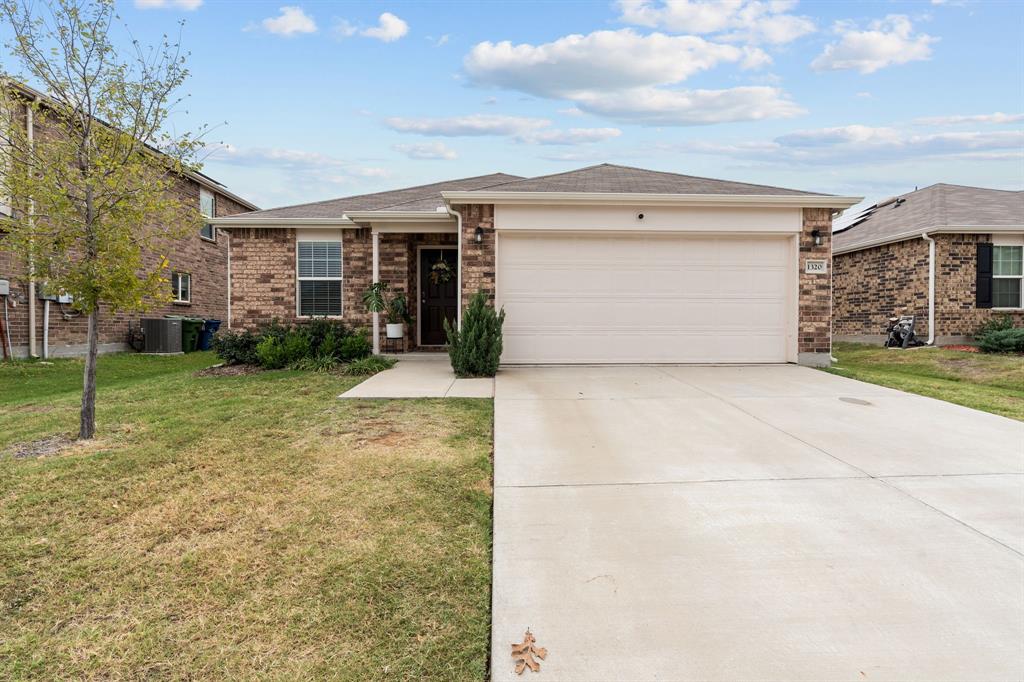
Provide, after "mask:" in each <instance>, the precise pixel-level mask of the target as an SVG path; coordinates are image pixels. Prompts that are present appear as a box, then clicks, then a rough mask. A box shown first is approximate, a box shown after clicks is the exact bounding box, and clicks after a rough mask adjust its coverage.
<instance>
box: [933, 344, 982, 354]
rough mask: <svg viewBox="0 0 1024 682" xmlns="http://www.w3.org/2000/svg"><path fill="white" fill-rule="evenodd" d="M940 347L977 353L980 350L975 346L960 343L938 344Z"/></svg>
mask: <svg viewBox="0 0 1024 682" xmlns="http://www.w3.org/2000/svg"><path fill="white" fill-rule="evenodd" d="M940 348H942V350H959V351H963V352H964V353H978V352H980V351H979V350H978V347H977V346H966V345H962V344H961V345H953V346H940Z"/></svg>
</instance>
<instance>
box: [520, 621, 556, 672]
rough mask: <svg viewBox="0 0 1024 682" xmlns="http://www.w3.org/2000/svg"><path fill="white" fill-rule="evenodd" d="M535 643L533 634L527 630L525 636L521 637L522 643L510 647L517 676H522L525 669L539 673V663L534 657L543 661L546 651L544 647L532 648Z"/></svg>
mask: <svg viewBox="0 0 1024 682" xmlns="http://www.w3.org/2000/svg"><path fill="white" fill-rule="evenodd" d="M536 643H537V640H536V639H535V638H534V636H533V633H531V632H530V629H529V628H527V629H526V634H525V635H523V641H522V642H521V643H519V644H513V645H512V658H513V660H514V661H515V664H516V674H517V675H522V674H523V671H525V670H526V669H527V668H529V669H530V670H532V671H533V672H535V673H539V672H540V663H538V662H537V660H536V659H535V658H534V656H536V657H537V658H539V659H540V660H542V661H543V660H544V659H545V658H547V655H548V650H547V649H545V648H544V647H539V646H534V644H536Z"/></svg>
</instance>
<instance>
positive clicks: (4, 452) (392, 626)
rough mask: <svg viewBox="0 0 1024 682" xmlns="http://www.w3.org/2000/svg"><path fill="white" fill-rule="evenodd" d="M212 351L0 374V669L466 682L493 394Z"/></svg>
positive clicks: (480, 603) (476, 672)
mask: <svg viewBox="0 0 1024 682" xmlns="http://www.w3.org/2000/svg"><path fill="white" fill-rule="evenodd" d="M214 361H215V360H214V358H213V357H212V356H211V355H209V354H203V353H197V354H191V355H187V356H178V357H167V358H162V357H147V356H139V355H117V356H105V357H101V359H100V364H99V374H98V381H99V402H98V433H99V438H98V439H97V440H96V441H95V442H94V443H87V444H81V445H73V446H71V447H70V448H68V449H65V450H64V451H62V452H59V453H57V454H53V455H48V456H42V457H36V456H31V457H22V458H15V457H14V456H13V454H12V453H14V452H15V451H19V450H21V451H24V444H25V443H26V442H30V441H36V440H38V439H41V438H44V437H47V436H51V435H54V434H60V433H63V434H73V433H75V432H76V431H77V409H78V401H79V390H80V382H81V371H82V364H81V362H80V361H77V360H57V361H54V363H53V364H50V365H45V364H39V363H34V364H28V363H14V364H8V365H4V366H0V679H26V678H35V679H69V678H110V679H122V678H131V679H140V678H159V679H252V678H261V679H322V678H331V679H351V680H372V679H389V680H391V679H416V680H419V679H445V680H448V679H451V680H467V679H482V678H483V676H484V674H485V668H486V660H487V652H488V629H489V620H490V616H489V599H490V529H491V483H490V481H491V465H490V454H491V424H492V407H491V402H490V401H487V400H452V399H449V400H443V401H441V400H401V401H399V400H393V401H383V400H382V401H351V400H347V401H342V400H337V399H336V396H337V395H338V394H339V393H341V392H342V391H344V390H346V389H347V388H349V387H351V386H352V385H354V384H356V383H358V382H359V381H360V379H358V378H349V377H340V376H334V375H326V374H315V373H308V372H306V373H300V372H292V371H274V372H261V373H257V374H251V375H243V376H219V377H208V376H203V377H197V376H194V375H193V372H194V371H195V370H197V369H199V368H201V367H205V366H207V365H209V364H212V363H213V362H214Z"/></svg>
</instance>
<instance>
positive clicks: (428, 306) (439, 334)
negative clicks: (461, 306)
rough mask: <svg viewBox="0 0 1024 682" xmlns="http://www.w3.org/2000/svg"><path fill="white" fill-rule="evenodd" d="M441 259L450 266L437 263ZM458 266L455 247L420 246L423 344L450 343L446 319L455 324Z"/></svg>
mask: <svg viewBox="0 0 1024 682" xmlns="http://www.w3.org/2000/svg"><path fill="white" fill-rule="evenodd" d="M439 261H443V262H445V263H447V264H448V268H447V270H445V269H443V268H436V267H435V266H436V265H437V264H438V262H439ZM457 267H458V263H456V251H455V249H422V250H420V315H419V317H420V345H421V346H443V345H444V344H446V343H448V338H447V336H446V335H445V333H444V322H443V320H445V319H447V320H448V322H449V324H455V310H456V306H457V304H458V296H457V294H456V291H457V287H458V277H457V276H456V270H455V269H456V268H457Z"/></svg>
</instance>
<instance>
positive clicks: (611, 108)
mask: <svg viewBox="0 0 1024 682" xmlns="http://www.w3.org/2000/svg"><path fill="white" fill-rule="evenodd" d="M576 105H577V106H578V107H579V108H580V109H582V110H584V111H586V112H589V113H592V114H599V115H602V116H607V117H608V118H611V119H614V120H617V121H624V122H628V123H640V124H646V125H661V126H691V125H708V124H712V123H723V122H727V121H757V120H762V119H769V118H790V117H793V116H798V115H800V114H802V113H804V110H803V109H802V108H801V107H799V106H798V105H796V104H795V103H794V102H793V101H792V100H790V99H789V98H787V97H786V96H785V94H784V93H783V92H782V91H781V90H780V89H778V88H771V87H766V86H745V87H737V88H729V89H726V90H665V89H661V88H636V89H633V90H627V91H623V92H611V93H587V94H583V95H580V96H578V97H577V98H576Z"/></svg>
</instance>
